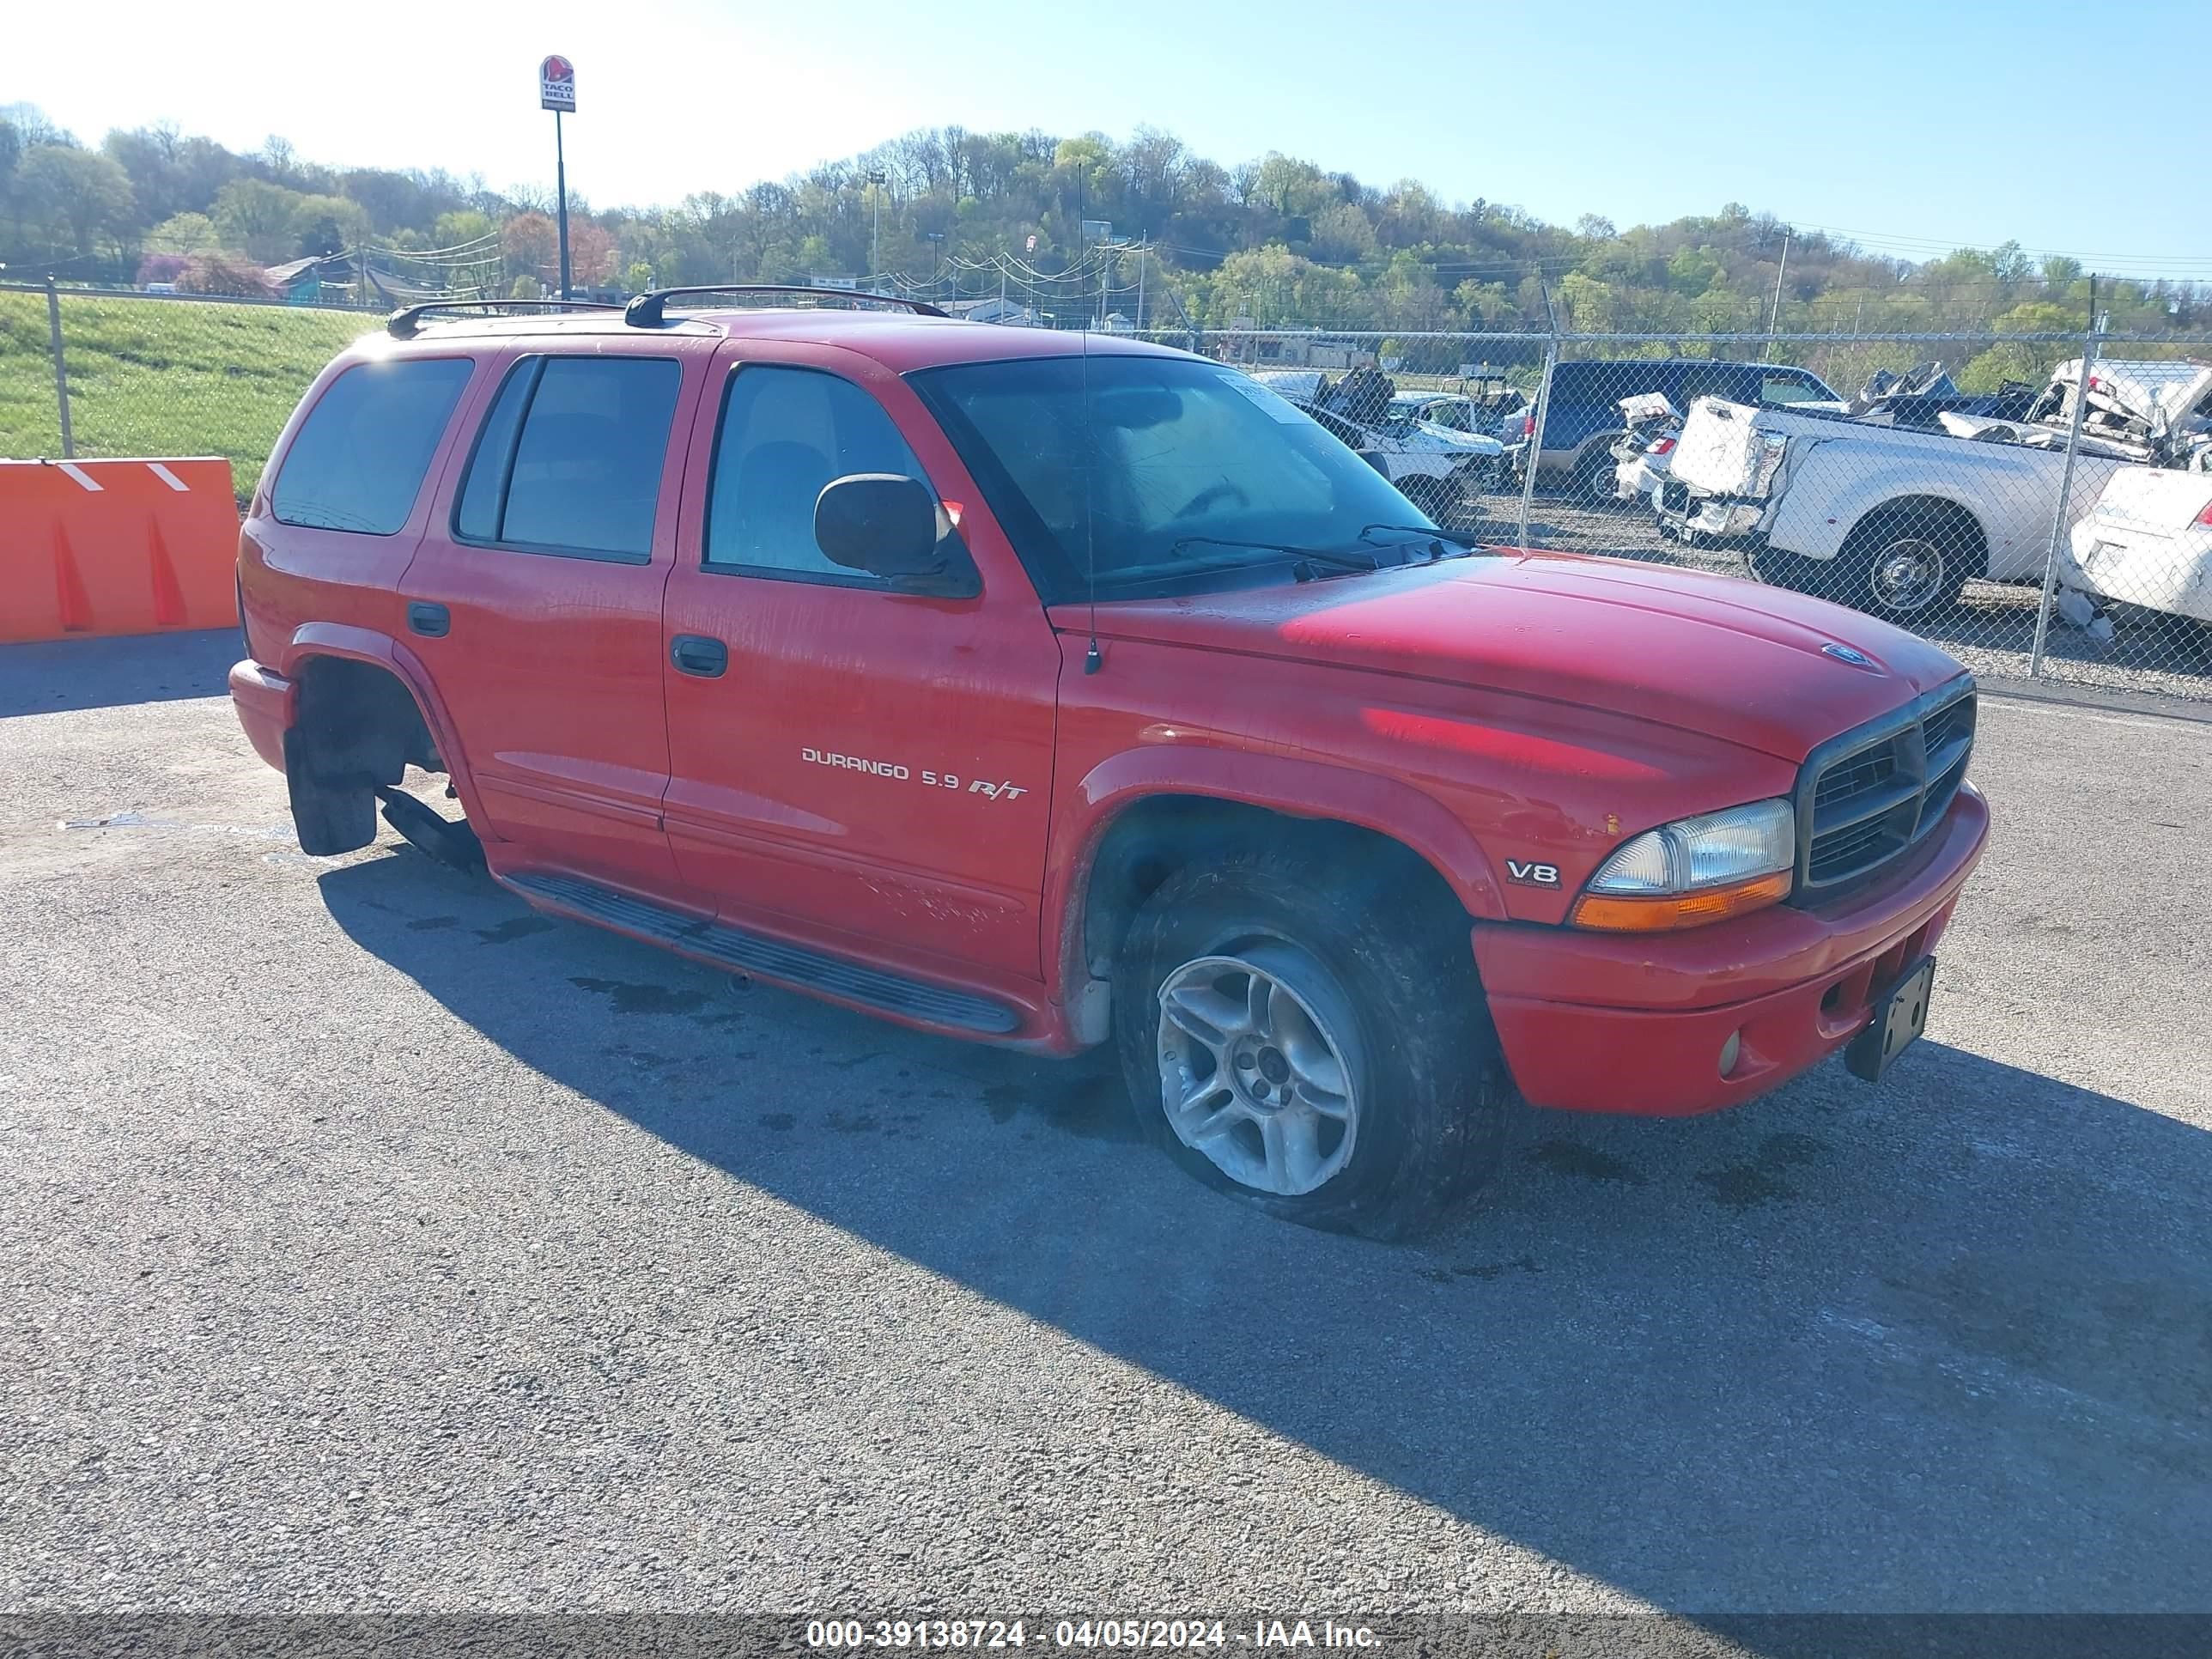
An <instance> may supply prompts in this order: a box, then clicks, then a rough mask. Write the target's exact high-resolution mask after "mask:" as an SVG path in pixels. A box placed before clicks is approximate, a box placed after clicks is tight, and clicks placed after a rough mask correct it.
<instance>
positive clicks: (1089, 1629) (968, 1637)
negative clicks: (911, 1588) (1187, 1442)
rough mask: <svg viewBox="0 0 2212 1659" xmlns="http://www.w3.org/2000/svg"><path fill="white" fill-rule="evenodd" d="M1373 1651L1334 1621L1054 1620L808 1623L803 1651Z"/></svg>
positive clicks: (1363, 1630)
mask: <svg viewBox="0 0 2212 1659" xmlns="http://www.w3.org/2000/svg"><path fill="white" fill-rule="evenodd" d="M1032 1642H1035V1643H1036V1645H1038V1646H1040V1647H1043V1646H1047V1645H1049V1646H1052V1647H1054V1648H1083V1649H1090V1648H1100V1649H1106V1650H1138V1649H1146V1648H1215V1649H1219V1648H1229V1647H1248V1648H1377V1647H1380V1646H1382V1645H1383V1638H1381V1637H1379V1636H1377V1635H1376V1633H1375V1632H1374V1631H1372V1630H1371V1629H1370V1628H1369V1627H1368V1626H1365V1625H1351V1624H1340V1623H1338V1622H1337V1621H1336V1620H1333V1619H1323V1620H1319V1621H1317V1622H1316V1621H1314V1620H1305V1619H1258V1620H1253V1621H1252V1622H1251V1623H1250V1624H1249V1625H1243V1626H1238V1625H1231V1623H1229V1622H1228V1621H1227V1620H1222V1619H1061V1620H1054V1621H1053V1622H1052V1623H1051V1624H1050V1625H1049V1626H1048V1625H1046V1624H1045V1623H1044V1622H1043V1621H1042V1620H1039V1621H1037V1622H1036V1628H1035V1630H1034V1632H1032V1630H1031V1627H1030V1620H1026V1619H876V1620H861V1619H815V1620H808V1621H807V1626H806V1645H807V1646H808V1647H810V1648H823V1649H832V1650H834V1649H839V1648H985V1649H990V1648H1001V1649H1003V1648H1026V1647H1028V1646H1029V1645H1030V1644H1031V1643H1032Z"/></svg>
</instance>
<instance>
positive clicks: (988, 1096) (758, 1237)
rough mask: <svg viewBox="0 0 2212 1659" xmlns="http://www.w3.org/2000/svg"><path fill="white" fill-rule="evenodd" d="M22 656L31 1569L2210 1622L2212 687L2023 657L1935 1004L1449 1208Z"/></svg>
mask: <svg viewBox="0 0 2212 1659" xmlns="http://www.w3.org/2000/svg"><path fill="white" fill-rule="evenodd" d="M232 647H233V641H232V640H231V639H230V638H229V636H215V635H208V636H183V637H180V638H173V639H167V640H161V641H137V642H116V643H102V644H79V645H71V646H58V647H17V648H14V649H10V650H7V651H0V779H4V783H0V1008H4V1011H5V1012H4V1017H0V1401H4V1405H0V1468H4V1470H5V1472H6V1475H5V1480H4V1482H0V1607H4V1608H11V1609H16V1610H23V1609H33V1610H37V1609H46V1610H54V1609H65V1608H74V1609H106V1608H122V1607H139V1608H144V1607H183V1608H207V1609H227V1610H234V1611H297V1610H335V1609H368V1610H389V1609H407V1610H447V1609H451V1610H459V1609H472V1610H473V1609H502V1608H507V1609H520V1608H538V1609H542V1608H547V1607H601V1608H604V1607H625V1608H627V1607H653V1608H659V1609H671V1608H756V1609H768V1608H777V1609H787V1608H793V1607H799V1608H812V1609H817V1610H823V1611H832V1612H842V1611H848V1610H854V1609H858V1608H868V1609H873V1608H881V1607H933V1608H939V1609H945V1610H952V1611H967V1612H970V1613H978V1614H988V1613H994V1612H996V1611H1001V1610H1005V1609H1007V1608H1009V1607H1012V1608H1029V1609H1033V1610H1034V1609H1042V1608H1056V1609H1063V1610H1064V1609H1070V1608H1073V1609H1075V1610H1077V1611H1086V1610H1087V1611H1093V1612H1111V1611H1139V1610H1146V1611H1158V1612H1168V1611H1175V1610H1177V1609H1179V1608H1182V1607H1214V1608H1224V1607H1281V1608H1285V1609H1304V1610H1307V1611H1310V1612H1313V1613H1321V1612H1325V1611H1328V1610H1331V1609H1334V1610H1338V1611H1343V1610H1347V1609H1359V1608H1367V1609H1374V1608H1383V1607H1388V1608H1395V1609H1400V1610H1404V1609H1411V1608H1423V1607H1426V1608H1439V1609H1473V1610H1480V1611H1487V1612H1538V1611H1547V1610H1549V1611H1576V1612H1591V1613H1598V1612H1606V1611H1609V1610H1627V1609H1636V1608H1644V1607H1662V1608H1667V1609H1672V1610H1676V1611H1680V1612H1685V1613H1691V1614H1693V1615H1717V1614H1721V1613H1729V1612H1739V1613H1743V1612H1756V1611H1760V1610H1769V1609H1771V1610H1788V1611H1804V1610H1821V1609H1841V1610H1853V1611H1926V1610H1937V1609H1954V1610H1968V1609H1971V1610H1985V1609H2003V1610H2009V1611H2031V1610H2067V1611H2082V1612H2096V1611H2111V1610H2118V1609H2133V1610H2158V1609H2197V1610H2212V1081H2208V1069H2212V1060H2208V1056H2212V997H2208V996H2207V994H2206V993H2207V989H2208V986H2212V949H2209V948H2208V945H2207V939H2208V935H2212V877H2208V874H2207V863H2206V853H2207V846H2208V843H2207V841H2206V832H2205V827H2204V826H2205V824H2206V823H2207V822H2208V821H2212V724H2208V723H2205V722H2203V721H2202V720H2185V719H2173V718H2165V717H2161V716H2159V715H2155V714H2142V713H2136V712H2129V711H2125V710H2118V709H2114V708H2091V707H2079V706H2069V705H2066V704H2061V703H2053V702H2044V701H2033V700H2024V699H2021V698H2017V697H2012V696H2002V695H1991V696H1987V697H1986V698H1985V701H1984V714H1983V720H1982V737H1981V743H1980V750H1979V753H1978V757H1977V760H1976V763H1975V767H1974V772H1975V775H1976V777H1977V779H1978V781H1979V782H1980V783H1981V785H1982V786H1983V787H1984V789H1985V790H1986V792H1987V793H1988V794H1989V796H1990V801H1991V804H1992V807H1993V809H1994V811H1995V812H1996V823H1997V829H1996V837H1995V842H1994V844H1993V846H1992V848H1991V850H1990V854H1989V856H1988V858H1987V860H1986V861H1985V863H1984V867H1983V869H1982V871H1981V872H1980V873H1979V874H1978V876H1977V878H1975V881H1974V883H1973V885H1972V889H1971V890H1970V891H1969V892H1968V894H1967V896H1966V901H1965V902H1964V904H1963V905H1962V907H1961V909H1960V915H1959V919H1958V921H1957V923H1956V925H1955V926H1954V929H1953V931H1952V933H1950V935H1949V937H1948V940H1947V941H1946V944H1945V945H1944V948H1943V951H1942V963H1941V969H1940V972H1939V975H1938V978H1937V981H1936V999H1935V1003H1934V1008H1933V1013H1932V1018H1931V1021H1930V1024H1929V1034H1928V1037H1927V1039H1926V1040H1925V1041H1924V1042H1922V1043H1921V1044H1920V1045H1919V1046H1918V1047H1917V1048H1916V1049H1915V1051H1914V1052H1913V1053H1912V1054H1911V1055H1909V1056H1908V1057H1907V1058H1906V1059H1905V1060H1904V1061H1903V1062H1902V1063H1901V1064H1900V1066H1899V1069H1898V1071H1897V1072H1896V1073H1894V1074H1893V1079H1891V1081H1890V1082H1888V1083H1887V1084H1886V1085H1883V1086H1882V1087H1880V1088H1870V1087H1868V1086H1866V1085H1862V1084H1860V1083H1857V1082H1856V1081H1855V1080H1853V1079H1850V1078H1849V1077H1847V1076H1846V1075H1845V1074H1844V1072H1843V1069H1842V1067H1841V1066H1840V1065H1839V1064H1836V1065H1831V1066H1827V1067H1825V1068H1823V1069H1821V1070H1820V1072H1818V1073H1816V1074H1814V1075H1813V1076H1811V1077H1809V1078H1807V1079H1803V1080H1802V1081H1800V1082H1798V1083H1796V1084H1795V1085H1791V1086H1790V1087H1789V1088H1787V1089H1785V1090H1784V1091H1782V1092H1781V1093H1779V1094H1778V1095H1777V1096H1775V1097H1771V1098H1769V1099H1767V1100H1765V1101H1764V1102H1761V1103H1756V1104H1753V1105H1752V1106H1749V1107H1747V1108H1744V1109H1740V1110H1737V1111H1735V1112H1731V1113H1726V1114H1723V1115H1717V1116H1714V1117H1711V1118H1707V1119H1703V1120H1699V1121H1687V1122H1668V1121H1638V1120H1634V1119H1613V1118H1591V1117H1579V1116H1570V1115H1553V1114H1539V1113H1535V1112H1528V1113H1527V1114H1525V1115H1523V1116H1522V1118H1521V1120H1520V1121H1518V1122H1517V1123H1516V1128H1515V1136H1514V1146H1513V1150H1512V1153H1511V1158H1510V1168H1509V1170H1508V1172H1507V1175H1506V1176H1505V1178H1504V1180H1503V1181H1502V1182H1500V1183H1499V1184H1498V1186H1497V1187H1496V1188H1493V1189H1492V1190H1491V1192H1490V1193H1489V1194H1487V1195H1486V1197H1485V1198H1484V1199H1483V1200H1482V1201H1481V1202H1480V1203H1479V1204H1478V1205H1477V1206H1475V1207H1474V1209H1473V1210H1471V1211H1470V1212H1468V1214H1467V1215H1466V1216H1465V1217H1464V1218H1462V1220H1461V1221H1459V1222H1458V1223H1457V1224H1456V1225H1455V1226H1454V1228H1453V1229H1452V1230H1451V1231H1449V1232H1448V1233H1447V1234H1446V1235H1444V1236H1443V1237H1439V1238H1437V1239H1435V1240H1433V1241H1431V1242H1429V1243H1425V1244H1423V1245H1420V1246H1419V1247H1412V1248H1407V1247H1385V1246H1379V1245H1374V1244H1368V1243H1359V1242H1358V1241H1354V1240H1350V1239H1346V1238H1340V1237H1328V1236H1323V1235H1320V1234H1316V1233H1310V1232H1306V1231H1300V1230H1297V1229H1295V1228H1292V1227H1289V1226H1285V1225H1279V1224H1276V1223H1273V1222H1269V1221H1267V1220H1265V1219H1262V1218H1259V1217H1256V1216H1254V1215H1251V1214H1249V1213H1247V1212H1244V1211H1243V1210H1242V1209H1240V1208H1238V1207H1237V1206H1234V1205H1233V1204H1231V1203H1230V1202H1228V1201H1226V1200H1224V1199H1222V1198H1220V1197H1218V1196H1217V1195H1215V1194H1211V1193H1209V1192H1207V1191H1205V1190H1203V1189H1201V1188H1199V1187H1198V1186H1196V1185H1195V1184H1194V1183H1192V1182H1189V1181H1188V1180H1187V1179H1186V1178H1184V1177H1183V1176H1181V1175H1179V1174H1178V1173H1177V1172H1176V1170H1174V1169H1172V1168H1171V1167H1170V1164H1168V1162H1167V1161H1166V1160H1165V1159H1164V1158H1161V1157H1159V1156H1158V1155H1157V1154H1156V1153H1154V1152H1150V1151H1148V1150H1146V1149H1145V1148H1143V1147H1141V1146H1138V1145H1136V1144H1134V1143H1133V1139H1132V1135H1131V1133H1130V1130H1129V1127H1128V1123H1127V1109H1126V1106H1125V1105H1124V1103H1123V1100H1122V1097H1121V1091H1120V1086H1119V1084H1118V1082H1117V1081H1116V1079H1115V1078H1114V1077H1113V1076H1112V1075H1111V1074H1110V1073H1109V1072H1107V1071H1106V1070H1105V1069H1104V1068H1103V1067H1102V1066H1100V1065H1098V1064H1097V1063H1092V1062H1078V1063H1074V1064H1056V1063H1053V1062H1048V1061H1042V1060H1028V1059H1024V1058H1020V1057H1016V1056H1012V1055H1008V1054H1000V1053H998V1052H995V1051H992V1050H987V1049H984V1048H975V1047H971V1046H967V1045H963V1044H960V1043H957V1042H950V1041H940V1040H937V1039H933V1038H929V1037H923V1036H915V1035H912V1034H908V1033H906V1032H903V1031H901V1030H896V1029H894V1028H892V1027H890V1026H886V1025H883V1024H877V1023H875V1022H872V1021H871V1020H868V1019H866V1018H863V1017H860V1016H859V1015H855V1014H850V1013H847V1012H842V1011H839V1010H836V1009H832V1008H829V1007H826V1006H822V1005H820V1004H817V1003H813V1002H810V1001H807V1000H804V999H801V998H799V997H796V996H791V995H787V994H782V993H780V992H777V991H774V990H770V989H768V988H765V987H757V986H756V987H750V988H736V987H733V986H732V982H731V981H727V980H726V979H725V978H722V977H720V976H718V975H714V974H713V973H710V972H708V971H707V970H705V969H701V968H697V967H694V966H691V965H689V964H687V963H684V962H681V961H679V960H678V959H676V958H673V957H667V956H665V955H662V954H659V953H657V952H655V951H652V950H650V949H648V948H647V947H645V946H642V945H635V944H631V943H629V942H627V941H624V940H623V939H617V938H615V937H612V936H611V935H608V934H605V933H598V932H594V931H592V930H589V929H586V928H584V927H578V926H572V925H569V924H566V923H555V922H551V921H546V920H544V919H542V918H539V917H538V916H536V915H532V913H531V912H530V911H528V910H527V909H526V908H525V907H524V906H523V905H522V904H521V903H520V902H519V901H517V900H515V899H514V898H513V897H511V896H507V895H506V894H504V893H502V892H501V890H498V889H496V888H495V887H493V886H491V885H489V884H485V883H483V882H481V881H472V880H469V879H466V878H463V877H461V876H459V875H456V874H454V873H452V872H448V871H446V870H444V869H441V868H440V867H437V866H433V865H431V864H430V863H429V862H428V861H427V860H424V859H422V857H420V856H419V855H417V854H416V853H414V852H413V851H412V850H411V849H410V848H406V847H404V845H401V844H399V843H398V842H396V841H393V840H392V839H391V838H389V837H388V836H387V838H386V840H385V841H384V842H380V844H378V845H377V846H375V847H374V848H370V849H368V850H366V851H364V852H362V853H360V854H354V855H350V856H348V857H345V858H341V859H335V860H325V859H313V858H309V857H307V856H305V855H303V854H301V853H300V852H299V850H298V848H297V847H296V846H295V844H294V842H293V841H292V839H291V836H290V831H289V820H288V817H287V814H286V811H285V806H284V796H283V787H282V783H281V781H280V780H279V779H278V778H277V777H276V775H274V774H273V773H271V772H270V771H268V770H267V769H264V767H263V766H262V765H261V764H260V763H259V762H258V760H257V759H256V758H255V757H253V755H252V752H251V751H250V750H249V749H248V748H247V746H246V742H245V740H244V738H242V737H241V736H240V732H239V730H238V728H237V726H236V724H235V722H234V720H233V718H232V715H231V713H230V710H229V707H228V702H226V701H224V700H223V699H222V697H221V696H218V695H213V694H215V693H216V692H217V691H219V689H220V686H221V684H222V670H223V668H224V667H225V666H226V665H227V663H228V659H229V657H230V656H231V654H232Z"/></svg>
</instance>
